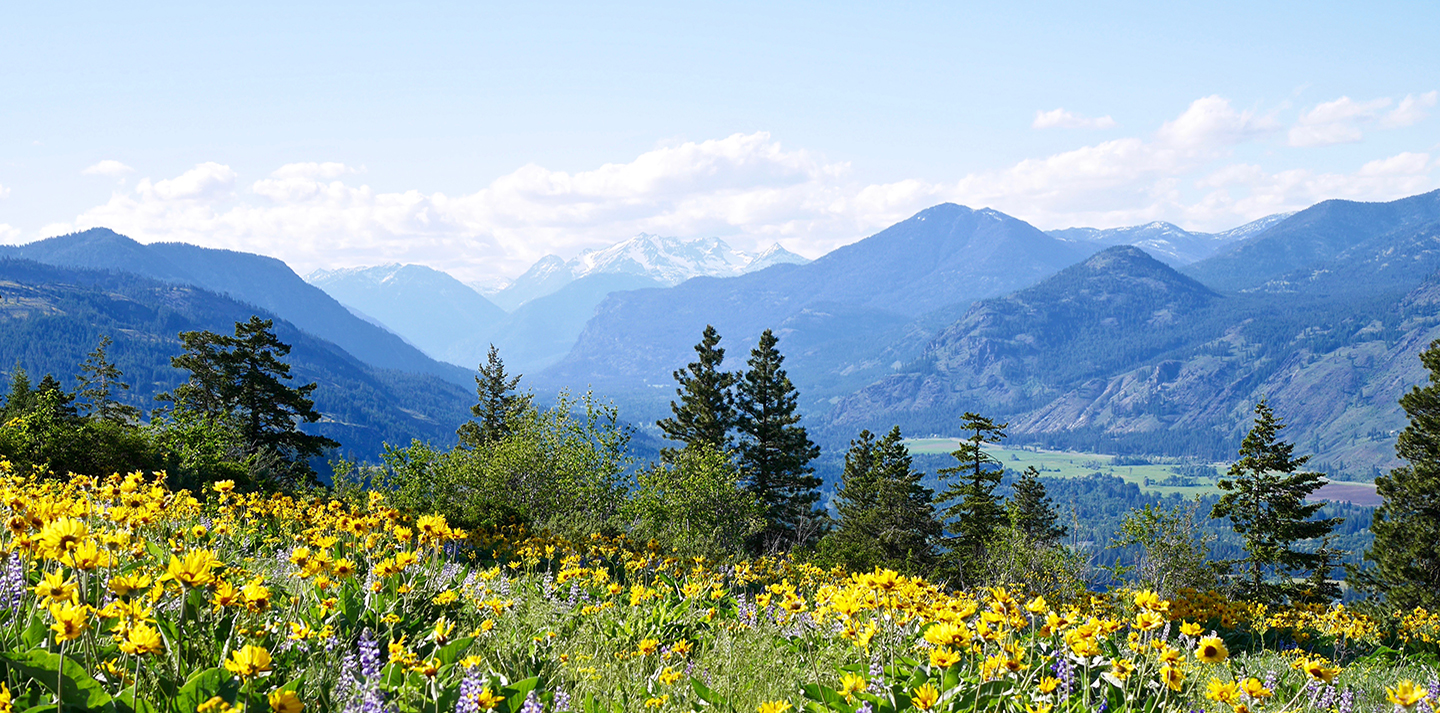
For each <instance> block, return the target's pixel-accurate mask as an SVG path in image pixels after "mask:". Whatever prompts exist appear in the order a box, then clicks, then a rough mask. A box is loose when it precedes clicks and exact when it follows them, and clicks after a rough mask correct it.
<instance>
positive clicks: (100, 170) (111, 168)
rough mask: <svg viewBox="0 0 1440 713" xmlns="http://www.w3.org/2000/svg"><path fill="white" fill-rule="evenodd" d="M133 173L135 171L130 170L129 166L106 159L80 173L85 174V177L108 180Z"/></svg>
mask: <svg viewBox="0 0 1440 713" xmlns="http://www.w3.org/2000/svg"><path fill="white" fill-rule="evenodd" d="M134 172H135V169H133V168H130V167H129V166H126V165H125V164H123V163H120V162H119V161H115V160H113V159H108V158H107V159H105V160H104V161H101V162H100V163H97V164H95V165H93V166H90V167H88V168H86V169H85V170H83V171H81V172H80V173H82V174H85V175H86V176H109V177H110V178H119V177H121V176H123V175H125V174H127V173H134Z"/></svg>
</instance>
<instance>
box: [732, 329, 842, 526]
mask: <svg viewBox="0 0 1440 713" xmlns="http://www.w3.org/2000/svg"><path fill="white" fill-rule="evenodd" d="M778 341H779V340H778V339H777V338H776V337H775V335H774V334H773V333H772V332H771V331H770V330H768V329H767V330H765V333H764V334H762V335H760V342H759V343H758V344H756V345H755V348H754V349H752V350H751V351H750V360H749V361H748V362H747V363H748V365H749V367H750V368H749V369H747V370H746V371H745V373H744V374H743V375H742V376H741V377H740V378H739V379H738V382H737V383H736V388H735V390H736V398H735V405H736V415H735V422H736V426H737V427H738V430H739V431H740V434H741V439H740V448H739V451H740V457H739V465H740V469H741V471H742V472H743V473H744V477H745V481H746V486H747V489H748V490H749V491H750V492H751V493H752V494H753V495H754V496H755V499H756V500H757V501H759V502H760V504H761V505H762V506H764V508H765V529H764V530H762V531H761V533H760V535H759V542H758V544H759V547H760V549H775V548H777V547H783V546H784V545H805V544H808V543H807V542H803V541H801V540H806V539H813V537H814V535H815V534H818V533H817V532H815V528H810V527H806V525H808V524H812V523H814V522H816V521H818V520H821V519H823V518H824V514H823V513H819V512H815V511H814V509H815V503H816V502H818V501H819V500H820V492H819V490H818V488H819V487H820V483H821V481H820V479H819V478H817V477H815V476H814V475H813V473H814V472H815V469H814V468H812V467H811V466H810V461H812V460H814V459H815V457H816V456H818V455H820V448H819V447H818V446H816V445H815V444H814V443H812V442H811V441H810V437H809V435H808V434H807V433H806V432H805V427H804V426H801V425H799V424H800V414H798V413H796V412H795V406H796V400H797V396H798V394H797V393H796V391H795V386H794V384H791V383H790V377H788V376H786V374H785V370H784V369H782V368H780V367H781V364H782V362H784V360H785V357H784V356H783V355H781V354H780V351H779V350H778V349H776V348H775V345H776V344H777V343H778Z"/></svg>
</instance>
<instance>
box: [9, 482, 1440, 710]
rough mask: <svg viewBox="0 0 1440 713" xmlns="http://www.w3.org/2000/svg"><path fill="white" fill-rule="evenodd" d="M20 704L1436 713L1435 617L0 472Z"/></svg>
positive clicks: (372, 501)
mask: <svg viewBox="0 0 1440 713" xmlns="http://www.w3.org/2000/svg"><path fill="white" fill-rule="evenodd" d="M0 497H3V502H4V503H5V505H6V507H7V508H8V510H9V512H8V514H7V517H8V520H7V523H6V528H5V531H4V533H3V535H0V537H3V542H4V548H5V557H6V560H5V562H4V563H3V576H0V602H3V604H0V670H3V688H0V711H10V710H65V709H75V710H80V709H85V710H113V711H122V712H123V711H177V712H181V713H191V712H192V711H201V712H202V713H203V712H205V711H211V712H215V713H221V712H223V711H234V710H239V709H242V708H243V709H246V710H253V711H263V710H267V709H270V710H275V711H284V712H294V711H301V710H306V711H340V710H355V711H382V710H390V711H436V712H437V713H438V712H439V711H451V710H454V711H482V710H499V711H525V712H526V713H535V712H538V711H565V710H570V711H583V712H585V713H591V712H598V711H605V712H607V713H611V712H613V711H642V710H655V711H674V710H702V709H714V710H717V711H730V710H734V711H759V712H761V713H776V712H779V711H785V710H800V709H805V710H811V711H840V712H842V713H853V712H855V711H870V712H871V713H881V712H888V711H903V710H920V711H930V710H934V711H1024V712H1026V713H1050V712H1052V711H1087V712H1089V711H1099V710H1106V711H1121V710H1136V711H1139V710H1145V711H1152V710H1153V711H1160V710H1176V711H1181V710H1183V711H1194V710H1202V709H1203V710H1210V711H1215V710H1221V711H1224V710H1233V711H1236V712H1237V713H1244V712H1246V711H1272V710H1273V711H1281V710H1286V711H1301V710H1313V711H1339V712H1340V713H1348V712H1350V711H1380V710H1386V711H1388V710H1393V709H1396V708H1397V707H1398V708H1399V709H1401V710H1407V711H1409V710H1421V711H1434V710H1440V708H1437V707H1436V706H1437V701H1440V682H1437V680H1436V678H1437V673H1436V671H1437V668H1436V662H1437V653H1440V650H1437V646H1440V644H1437V642H1440V615H1437V614H1432V613H1428V612H1424V611H1413V612H1404V613H1397V614H1396V615H1394V616H1393V617H1382V618H1372V617H1367V616H1362V615H1359V614H1357V613H1355V612H1353V611H1351V610H1348V609H1345V608H1343V607H1340V606H1335V607H1329V608H1324V607H1317V608H1312V609H1293V610H1284V611H1274V612H1270V611H1265V610H1264V608H1263V607H1258V606H1249V605H1246V604H1244V603H1240V602H1231V601H1226V600H1224V599H1223V598H1220V597H1217V596H1214V595H1207V594H1199V593H1186V594H1184V595H1182V596H1180V597H1177V598H1175V599H1174V600H1173V601H1167V600H1164V599H1161V598H1160V597H1158V596H1156V595H1154V594H1153V593H1150V592H1144V591H1140V592H1133V591H1116V592H1111V593H1109V594H1106V595H1103V596H1101V595H1096V596H1093V597H1091V598H1089V599H1087V600H1085V601H1076V602H1046V601H1045V600H1044V599H1042V598H1038V597H1037V598H1030V597H1028V596H1026V594H1025V593H1023V592H1014V591H1012V592H1007V591H1001V590H987V591H982V592H970V593H963V592H962V593H953V592H946V591H943V590H941V589H939V588H937V587H935V586H932V585H930V584H928V583H926V582H924V581H920V580H916V579H910V578H906V577H902V576H899V575H897V574H895V573H894V572H888V571H876V572H869V573H848V572H841V571H825V570H820V569H817V568H815V567H812V566H808V565H804V564H799V563H795V562H792V561H789V560H784V559H781V560H760V561H754V562H741V563H710V562H705V561H694V560H687V561H681V560H677V559H675V558H673V557H668V556H667V555H666V553H664V552H658V551H654V549H653V548H648V547H646V546H645V544H644V543H635V542H630V541H627V540H626V539H625V538H624V537H623V536H622V537H604V536H599V535H596V536H593V537H592V538H591V539H589V540H587V541H583V542H561V541H555V540H549V539H545V538H540V537H524V536H521V535H520V534H518V533H484V534H482V533H465V532H460V531H457V530H454V529H452V528H450V527H449V526H447V524H446V523H445V521H444V520H443V519H440V518H438V517H433V516H421V517H418V518H413V519H412V518H409V517H406V516H404V515H403V514H402V513H400V512H398V511H397V510H395V509H393V508H391V507H390V506H388V505H387V503H386V501H385V498H384V497H383V496H381V495H379V494H370V495H369V496H368V499H365V500H361V501H353V502H345V501H340V500H320V499H317V500H313V501H296V500H293V499H291V498H288V497H278V496H257V495H242V494H238V493H234V492H231V490H230V488H229V487H228V484H226V483H220V484H217V485H216V487H215V488H214V490H213V491H211V492H206V493H196V494H192V493H188V492H184V491H181V492H172V491H170V490H167V489H166V488H165V487H164V485H163V484H162V483H161V481H160V480H159V479H157V478H155V477H147V476H144V475H141V474H138V473H137V474H131V475H128V476H123V477H122V476H112V477H109V478H105V479H91V478H85V477H79V476H77V477H74V478H72V479H71V480H69V481H68V482H59V481H55V480H35V479H32V478H28V477H20V476H18V475H15V474H12V473H10V472H9V468H8V464H3V463H0Z"/></svg>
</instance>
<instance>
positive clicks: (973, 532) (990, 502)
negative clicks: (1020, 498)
mask: <svg viewBox="0 0 1440 713" xmlns="http://www.w3.org/2000/svg"><path fill="white" fill-rule="evenodd" d="M1007 426H1008V424H1004V423H1000V424H997V423H995V422H994V421H992V420H990V419H988V418H986V417H984V416H981V415H979V414H976V413H971V412H968V411H967V412H966V413H965V415H964V416H963V417H961V426H960V427H961V430H964V431H968V432H970V437H969V438H967V439H965V440H964V441H962V442H961V443H960V447H959V448H957V449H955V450H954V451H952V452H951V453H950V455H951V456H952V457H954V458H955V460H956V461H957V464H956V465H954V466H951V467H949V468H941V469H940V471H939V475H940V479H941V480H943V481H946V482H947V483H948V486H947V487H946V489H945V492H943V493H941V494H940V496H939V502H940V503H947V502H948V503H951V504H950V505H949V506H948V507H946V508H945V519H946V523H947V529H948V530H949V535H948V536H947V537H945V538H944V539H943V540H942V542H943V544H944V545H945V547H946V549H947V550H948V551H947V552H946V559H947V560H948V562H947V566H948V569H949V570H950V574H951V576H952V577H955V578H957V579H958V580H959V583H960V584H961V586H972V585H974V584H975V580H976V579H977V578H978V574H979V572H980V570H981V565H982V564H983V559H984V556H985V547H986V545H988V544H989V543H990V541H991V540H992V539H994V537H995V534H996V531H998V530H999V529H1000V528H1002V527H1004V526H1005V525H1006V522H1007V517H1006V514H1005V507H1004V505H1003V504H1002V503H1001V501H1000V498H999V497H998V496H996V495H995V488H996V487H997V486H999V485H1000V480H1001V479H1002V478H1003V477H1004V475H1005V466H1004V465H1003V464H1002V463H1000V461H998V460H996V459H995V457H994V456H992V455H990V454H989V453H986V452H985V449H984V445H985V442H986V441H990V442H996V441H999V440H1001V439H1003V438H1005V429H1006V427H1007Z"/></svg>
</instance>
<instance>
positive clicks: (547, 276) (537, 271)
mask: <svg viewBox="0 0 1440 713" xmlns="http://www.w3.org/2000/svg"><path fill="white" fill-rule="evenodd" d="M806 262H809V261H808V260H806V259H805V258H803V257H801V256H799V255H796V254H795V253H792V252H790V251H788V250H786V249H785V248H782V247H780V244H779V243H776V244H774V245H771V246H770V247H769V248H767V249H766V250H764V251H763V252H761V253H759V254H758V255H750V254H748V253H745V252H741V251H739V250H735V249H734V248H731V247H730V246H729V245H728V244H727V243H726V242H725V241H724V240H721V239H719V238H699V239H695V240H681V239H679V238H667V237H661V236H658V235H649V234H646V233H641V234H640V235H637V236H636V237H633V238H631V239H629V240H626V241H624V242H621V243H617V244H615V245H612V246H610V247H608V248H601V249H596V250H586V251H585V252H582V253H580V254H579V255H577V256H575V257H574V258H572V259H570V260H565V259H563V258H561V257H559V256H556V255H546V256H545V257H543V258H540V260H539V261H537V262H536V263H535V264H534V265H532V266H531V267H530V269H529V270H527V271H525V273H524V274H523V275H521V276H520V277H518V278H516V279H515V281H514V282H512V283H510V284H509V285H508V286H507V287H506V288H505V289H503V290H501V291H499V292H497V293H495V295H494V296H493V298H492V299H493V300H494V302H495V303H496V304H498V305H500V306H501V307H503V308H505V309H506V310H507V311H513V310H514V309H515V308H516V307H519V306H520V305H522V304H524V303H526V302H528V301H530V300H533V299H536V298H538V297H543V296H545V295H548V294H553V293H554V292H555V291H557V290H559V289H560V288H561V287H564V286H565V285H567V284H569V283H570V282H572V281H574V280H578V279H580V278H582V277H586V276H588V275H596V274H619V275H634V276H639V277H646V278H649V279H651V280H654V281H655V282H658V283H660V284H662V285H667V286H669V285H678V284H680V283H681V282H684V281H685V280H688V279H690V278H692V277H732V276H735V275H743V274H745V273H748V272H754V271H756V270H760V269H764V268H766V267H770V266H771V265H778V264H804V263H806Z"/></svg>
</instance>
